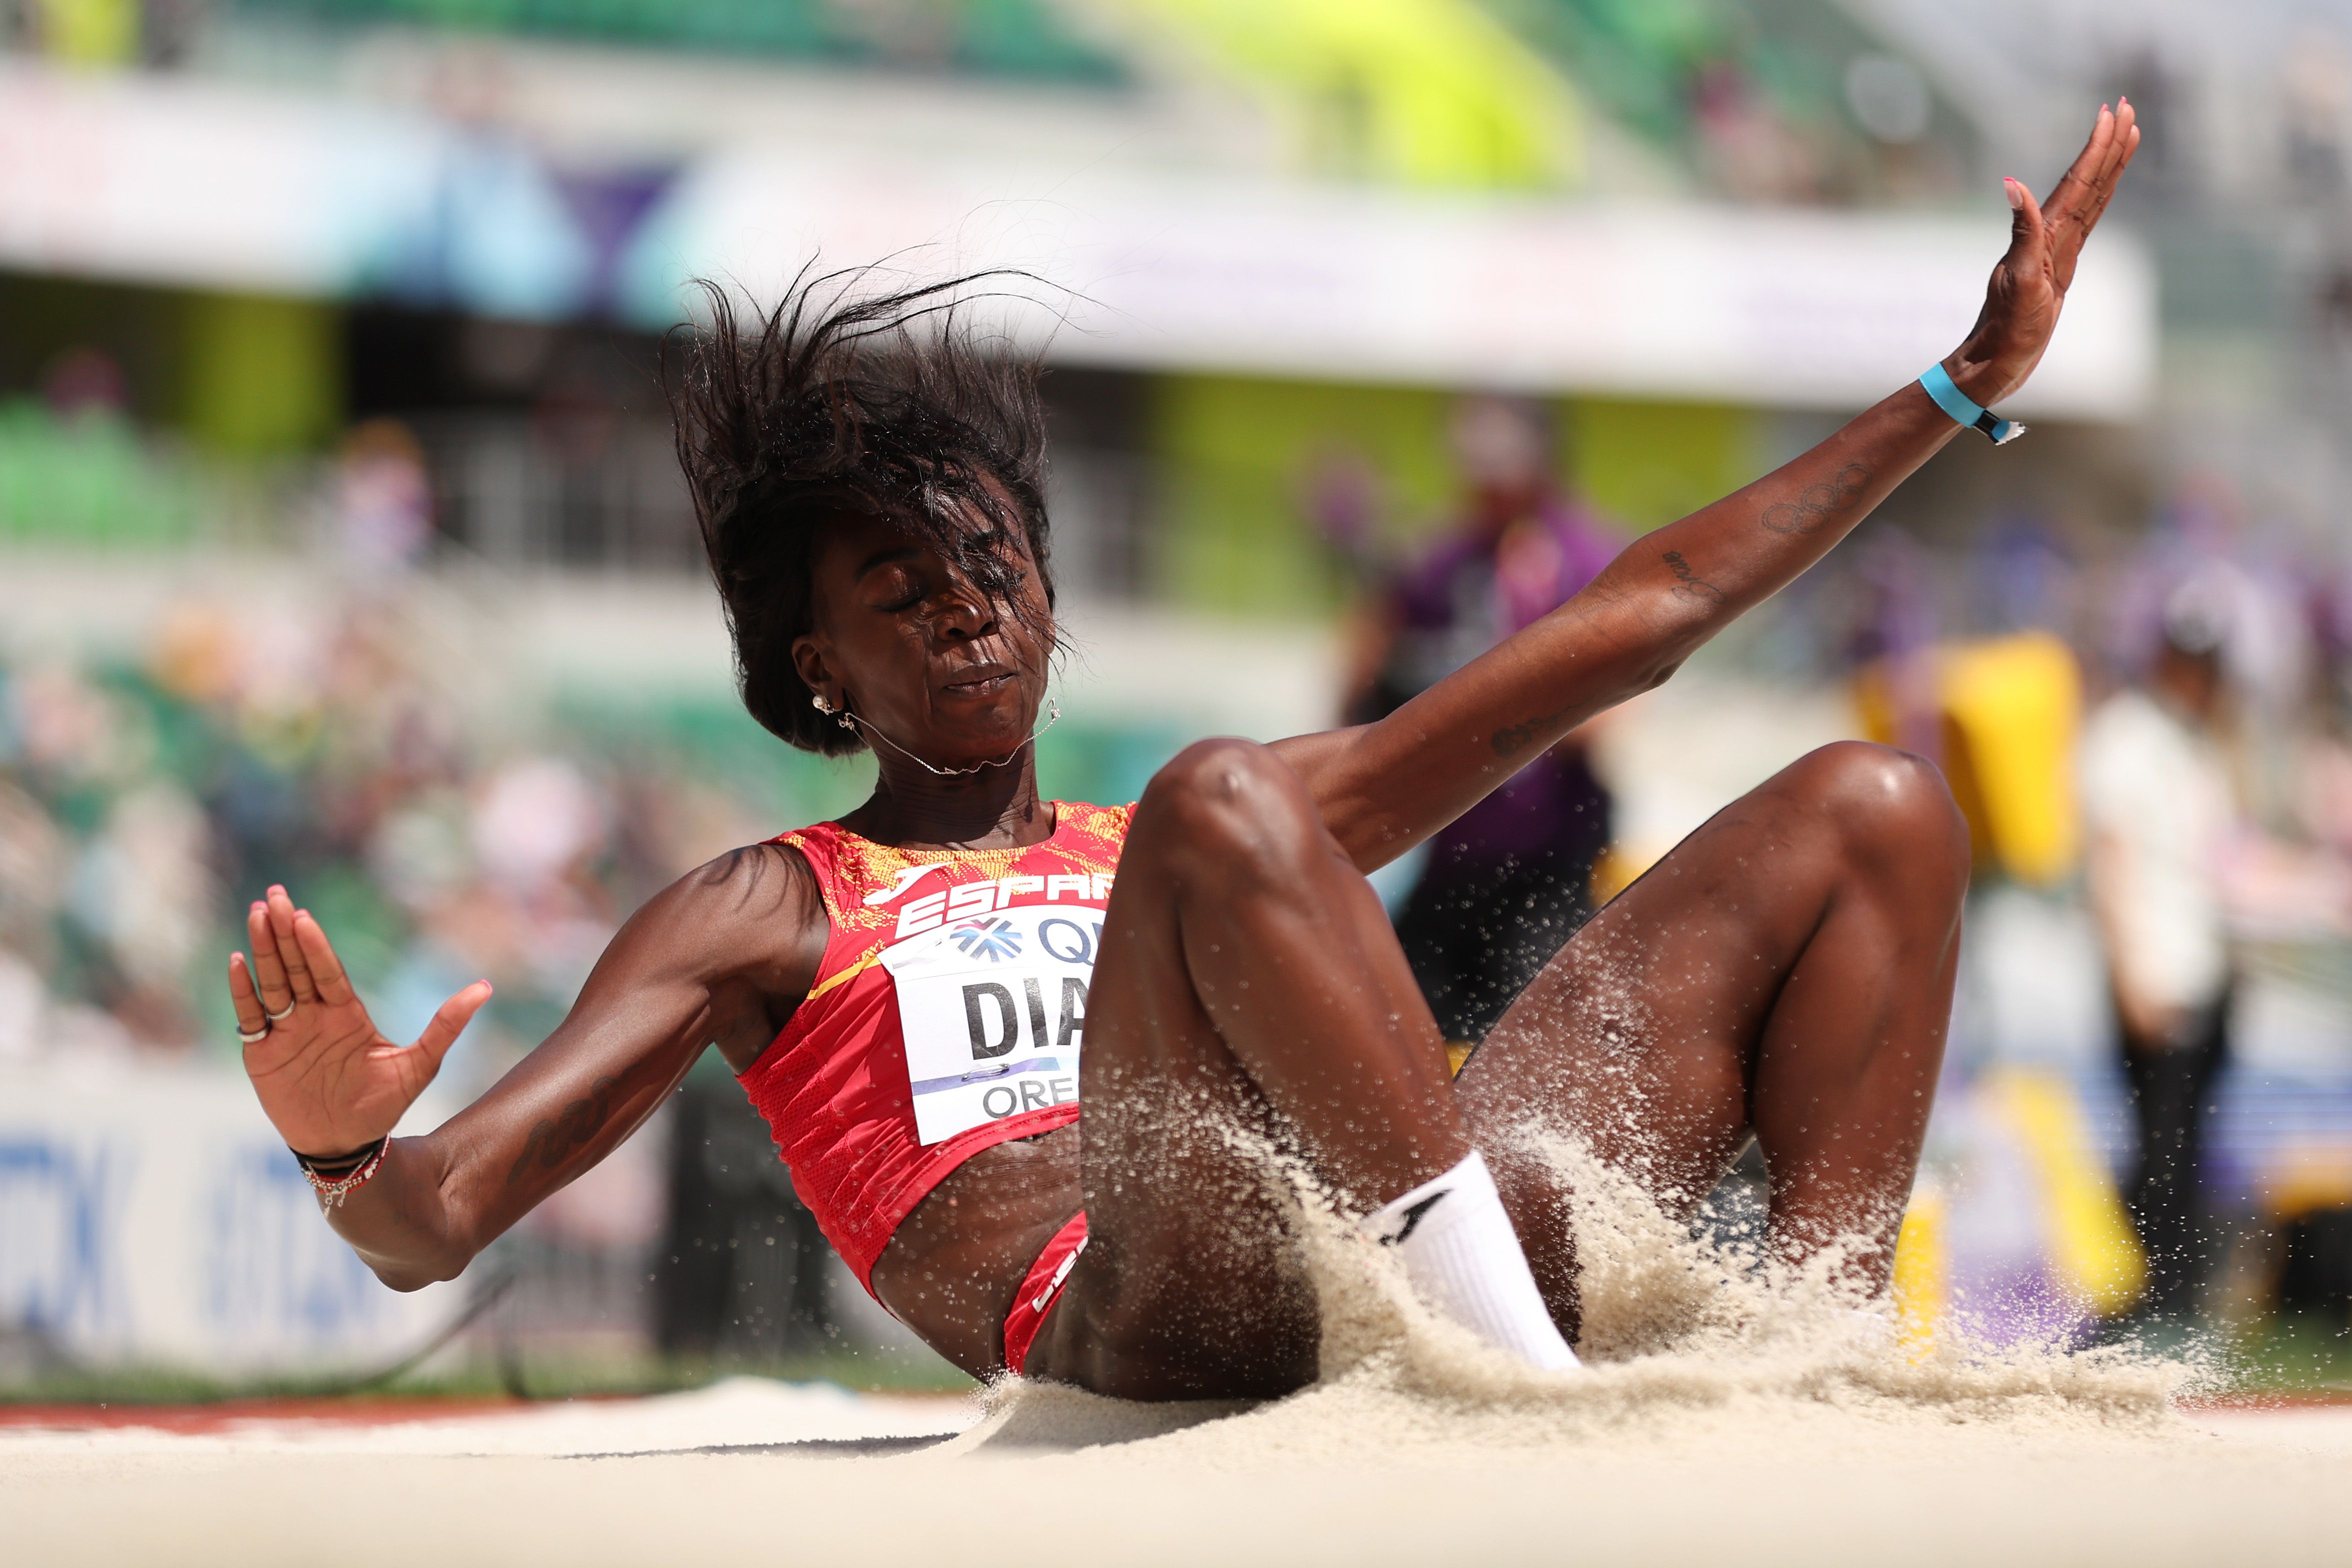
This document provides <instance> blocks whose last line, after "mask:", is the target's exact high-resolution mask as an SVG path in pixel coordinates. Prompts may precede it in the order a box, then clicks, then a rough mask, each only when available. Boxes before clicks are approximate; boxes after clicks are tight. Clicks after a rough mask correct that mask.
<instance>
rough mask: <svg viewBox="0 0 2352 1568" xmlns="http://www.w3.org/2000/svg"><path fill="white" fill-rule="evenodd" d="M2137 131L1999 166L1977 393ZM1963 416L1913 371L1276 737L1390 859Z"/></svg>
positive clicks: (1730, 601)
mask: <svg viewBox="0 0 2352 1568" xmlns="http://www.w3.org/2000/svg"><path fill="white" fill-rule="evenodd" d="M2138 145H2139V131H2138V129H2137V126H2136V125H2135V124H2134V116H2133V112H2132V109H2131V106H2130V105H2129V104H2127V103H2126V104H2123V105H2121V106H2120V107H2119V109H2118V110H2116V111H2114V112H2111V111H2109V110H2107V109H2105V108H2104V107H2102V108H2101V109H2100V110H2099V118H2098V123H2097V124H2096V126H2095V128H2094V129H2093V131H2092V132H2091V139H2090V141H2089V143H2088V144H2087V145H2086V146H2084V149H2083V152H2082V154H2081V156H2079V157H2077V158H2076V159H2075V160H2074V166H2073V167H2072V168H2070V169H2068V170H2067V172H2066V173H2065V176H2064V177H2063V179H2061V180H2060V181H2059V183H2058V187H2057V189H2056V190H2055V191H2053V193H2051V197H2050V201H2049V204H2048V205H2047V206H2046V207H2045V206H2043V205H2042V204H2037V203H2036V202H2035V201H2034V199H2033V194H2032V192H2030V191H2028V190H2027V189H2026V188H2025V187H2024V186H2023V185H2021V184H2020V183H2017V182H2016V181H2014V180H2012V181H2011V182H2009V196H2010V202H2011V206H2012V207H2013V208H2014V209H2015V211H2014V217H2013V221H2012V223H2011V234H2010V245H2009V251H2008V253H2007V254H2006V255H2005V256H2002V257H2001V260H2000V266H1998V267H1995V268H1994V269H1993V274H1992V281H1991V284H1990V286H1989V287H1988V288H1987V289H1986V292H1985V304H1984V308H1983V310H1982V311H1981V312H1980V313H1979V316H1978V318H1977V322H1976V325H1975V327H1974V328H1973V329H1970V331H1969V335H1968V337H1967V339H1966V340H1964V341H1963V342H1962V343H1961V345H1960V347H1959V348H1958V350H1955V351H1954V352H1953V353H1952V354H1951V356H1950V357H1949V358H1948V359H1946V360H1945V361H1943V364H1944V368H1945V369H1946V370H1947V371H1949V372H1950V374H1951V377H1952V380H1953V381H1954V382H1957V383H1958V386H1959V388H1960V390H1961V391H1962V392H1966V393H1967V394H1968V395H1969V397H1970V398H1971V399H1973V400H1974V401H1975V402H1978V403H1979V404H1983V405H1988V406H1990V404H1992V403H1995V402H1999V401H2000V399H2001V398H2003V397H2006V396H2008V395H2009V394H2010V393H2011V392H2015V391H2016V390H2017V388H2018V387H2020V386H2021V385H2023V384H2024V382H2025V379H2026V377H2027V376H2028V375H2030V374H2031V373H2032V370H2033V367H2034V366H2035V365H2036V364H2037V363H2039V362H2040V361H2041V359H2042V351H2043V350H2045V349H2046V348H2048V347H2049V343H2050V334H2051V332H2052V330H2053V329H2054V328H2055V327H2056V326H2057V324H2058V312H2059V309H2060V308H2061V307H2062V306H2063V304H2064V302H2065V298H2066V290H2067V288H2068V287H2069V286H2071V285H2072V284H2073V282H2074V264H2075V260H2076V258H2077V257H2078V256H2080V255H2081V254H2082V248H2083V242H2084V239H2085V238H2086V237H2088V235H2090V232H2091V230H2092V228H2093V227H2094V226H2095V225H2096V224H2097V223H2098V221H2099V215H2100V214H2101V213H2103V212H2105V210H2106V205H2107V202H2108V199H2109V198H2110V197H2111V196H2112V195H2113V194H2114V193H2115V188H2116V180H2117V179H2118V178H2119V177H2120V176H2121V175H2122V173H2123V171H2124V168H2125V166H2126V164H2128V163H2129V162H2131V156H2132V152H2133V150H2134V149H2135V148H2137V146H2138ZM1959 428H1960V427H1959V426H1958V424H1957V423H1954V422H1953V420H1952V418H1951V416H1950V415H1948V414H1947V413H1944V412H1943V411H1942V410H1941V409H1940V408H1938V407H1937V405H1936V403H1935V402H1933V400H1931V399H1930V398H1929V397H1928V395H1927V392H1926V390H1925V389H1924V388H1922V387H1921V386H1920V385H1919V384H1918V383H1917V382H1913V383H1911V384H1910V385H1908V386H1906V387H1905V388H1904V389H1903V390H1902V391H1900V392H1896V393H1895V394H1894V395H1893V396H1892V397H1889V398H1887V399H1885V401H1884V402H1880V403H1879V404H1878V405H1877V406H1875V407H1874V408H1872V409H1870V410H1868V411H1867V412H1865V413H1863V414H1862V415H1861V416H1860V417H1858V418H1856V419H1854V420H1853V422H1852V423H1848V424H1847V425H1846V426H1845V427H1844V428H1843V429H1842V430H1840V431H1839V432H1838V433H1837V434H1834V435H1832V436H1831V437H1830V438H1829V439H1828V440H1827V441H1824V442H1822V444H1820V445H1819V446H1816V447H1814V448H1813V449H1812V450H1811V452H1808V453H1806V454H1805V455H1803V456H1801V457H1799V458H1797V459H1796V460H1795V461H1794V462H1792V463H1790V464H1788V465H1784V466H1783V467H1781V468H1780V469H1777V470H1775V471H1774V472H1773V473H1771V474H1769V475H1767V476H1764V477H1763V478H1761V479H1759V480H1758V481H1757V482H1756V483H1754V484H1752V485H1750V486H1748V487H1747V488H1745V489H1743V490H1740V491H1738V493H1737V494H1735V495H1732V496H1730V497H1727V498H1725V499H1724V500H1721V501H1717V502H1716V503H1715V504H1714V505H1713V506H1711V507H1706V508H1705V509H1703V510H1700V511H1697V512H1694V513H1692V514H1691V515H1690V516H1689V517H1685V518H1683V519H1682V520H1681V521H1680V522H1677V523H1672V524H1669V525H1668V526H1666V527H1665V528H1660V529H1658V530H1656V531H1655V532H1654V533H1650V534H1646V535H1644V536H1643V538H1639V539H1637V540H1635V541H1634V542H1633V544H1632V545H1631V546H1629V547H1628V548H1627V549H1626V550H1625V552H1624V553H1623V554H1622V555H1620V556H1619V557H1618V558H1617V559H1615V560H1614V561H1612V562H1611V563H1610V565H1609V566H1608V567H1607V568H1606V569H1605V570H1603V571H1602V572H1601V575H1600V576H1599V577H1597V578H1595V579H1594V580H1593V581H1592V582H1591V585H1590V586H1588V587H1587V588H1586V589H1585V590H1584V591H1582V592H1581V593H1579V594H1578V595H1577V596H1576V597H1575V598H1574V599H1572V600H1570V601H1569V602H1568V603H1567V604H1565V605H1563V606H1561V607H1560V608H1559V610H1557V611H1555V612H1552V613H1551V614H1550V615H1549V616H1547V617H1545V618H1544V619H1543V620H1541V621H1538V622H1536V623H1535V624H1534V625H1532V626H1530V627H1528V629H1527V630H1526V631H1524V632H1519V633H1518V634H1517V636H1514V637H1512V638H1510V639H1508V640H1507V641H1506V642H1504V643H1502V644H1501V645H1499V646H1498V647H1496V649H1494V650H1493V651H1492V652H1491V653H1486V655H1484V656H1483V657H1481V658H1479V659H1476V660H1475V661H1473V662H1472V663H1471V664H1467V665H1465V666H1464V667H1463V668H1462V669H1460V670H1458V671H1456V672H1454V674H1451V675H1449V676H1447V677H1446V678H1445V679H1444V680H1442V681H1440V682H1438V683H1437V684H1436V685H1433V686H1432V687H1430V688H1429V689H1428V690H1427V691H1425V692H1423V693H1422V694H1421V695H1419V696H1417V697H1415V698H1414V699H1413V700H1412V701H1411V702H1409V703H1407V704H1405V705H1404V706H1402V707H1400V708H1399V709H1397V710H1396V712H1395V713H1393V714H1391V715H1390V716H1388V717H1386V718H1384V719H1381V721H1380V722H1379V723H1377V724H1370V725H1363V726H1360V727H1356V728H1353V729H1344V730H1332V731H1328V732H1326V733H1324V734H1321V735H1309V736H1300V737H1297V738H1295V739H1291V740H1286V741H1283V742H1280V743H1279V744H1278V745H1277V747H1276V750H1277V751H1278V752H1279V754H1280V755H1281V756H1282V758H1284V760H1285V761H1286V762H1288V763H1289V764H1290V765H1291V767H1292V768H1295V769H1297V772H1298V773H1299V774H1300V776H1301V777H1303V778H1304V779H1306V781H1307V787H1308V789H1311V790H1312V791H1313V792H1314V794H1315V797H1316V800H1318V803H1319V804H1320V805H1321V807H1322V810H1323V818H1324V821H1325V822H1326V824H1327V825H1328V827H1329V828H1330V829H1331V831H1332V832H1333V833H1334V834H1336V835H1337V836H1338V838H1339V841H1340V842H1341V844H1343V845H1344V846H1345V847H1346V848H1347V850H1348V852H1349V854H1350V855H1351V856H1352V857H1353V858H1354V859H1355V862H1356V863H1357V864H1358V866H1360V868H1362V869H1364V870H1367V871H1369V870H1370V869H1372V868H1373V867H1375V866H1378V865H1381V864H1385V863H1386V862H1389V861H1391V860H1393V859H1395V858H1396V857H1397V856H1398V855H1400V854H1402V853H1403V852H1405V851H1406V850H1407V849H1410V848H1411V847H1412V845H1413V844H1415V843H1417V842H1418V841H1421V840H1422V839H1423V838H1426V837H1427V836H1428V835H1429V834H1431V833H1433V832H1435V831H1437V830H1438V829H1439V828H1441V827H1443V826H1444V825H1445V824H1446V823H1447V822H1450V821H1453V820H1454V818H1456V817H1458V816H1460V815H1461V814H1462V813H1463V812H1464V811H1465V810H1469V809H1470V808H1471V807H1472V806H1474V805H1475V804H1476V803H1477V802H1478V801H1479V800H1481V799H1483V798H1484V797H1485V796H1486V794H1487V793H1489V792H1490V791H1491V790H1493V789H1495V788H1496V786H1497V785H1499V784H1501V783H1502V782H1503V780H1505V779H1508V778H1509V777H1510V776H1511V775H1512V774H1513V773H1515V772H1517V770H1518V769H1519V768H1521V767H1523V766H1524V765H1526V764H1527V763H1528V761H1529V760H1531V759H1532V758H1535V757H1537V756H1538V755H1539V754H1540V753H1542V752H1543V751H1544V750H1545V749H1546V748H1547V747H1550V746H1552V745H1553V744H1554V743H1556V742H1558V741H1559V739H1560V738H1561V737H1564V736H1566V735H1567V734H1568V732H1569V731H1570V730H1571V729H1574V728H1575V727H1577V726H1578V725H1580V724H1581V723H1583V722H1584V721H1585V720H1586V719H1588V718H1590V717H1591V716H1593V715H1594V714H1597V713H1599V712H1601V710H1603V709H1604V708H1607V707H1610V706H1613V705H1614V704H1617V703H1620V702H1622V701H1624V700H1625V699H1626V698H1627V697H1630V696H1633V695H1635V694H1637V693H1640V692H1643V691H1647V690H1649V689H1650V688H1651V687H1653V686H1655V685H1659V684H1660V683H1661V682H1663V681H1664V680H1665V679H1666V677H1667V676H1669V675H1671V674H1674V672H1675V669H1676V668H1678V667H1679V666H1680V665H1681V664H1682V662H1683V661H1684V660H1685V659H1686V658H1688V657H1689V656H1690V654H1691V653H1693V652H1694V651H1695V650H1696V649H1697V648H1698V647H1699V646H1700V644H1702V643H1706V641H1707V639H1709V638H1710V637H1712V636H1714V635H1715V634H1716V633H1717V632H1719V631H1721V630H1722V629H1723V628H1724V627H1725V626H1727V625H1728V624H1730V622H1733V621H1734V620H1736V619H1738V617H1739V616H1740V615H1741V614H1743V613H1745V612H1747V611H1748V610H1749V609H1752V608H1753V607H1754V606H1756V605H1757V604H1759V603H1761V602H1762V601H1764V600H1766V599H1768V598H1769V597H1770V596H1771V595H1772V594H1774V593H1776V592H1778V591H1780V589H1782V588H1784V587H1786V586H1787V585H1788V584H1789V583H1790V582H1791V581H1793V580H1795V579H1796V577H1797V576H1798V574H1799V573H1801V572H1802V571H1804V570H1805V569H1806V568H1808V567H1810V566H1811V565H1812V564H1813V563H1814V562H1815V561H1818V560H1819V559H1822V557H1823V556H1824V555H1827V554H1828V553H1829V551H1830V549H1831V548H1832V546H1834V545H1835V544H1836V543H1837V542H1838V541H1839V540H1840V539H1842V538H1844V537H1845V536H1846V535H1847V534H1848V533H1850V532H1852V531H1853V528H1854V527H1855V525H1856V524H1858V523H1860V522H1861V521H1862V519H1863V518H1864V517H1867V516H1868V515H1869V514H1870V511H1871V508H1873V507H1875V506H1877V505H1878V503H1879V502H1880V501H1881V500H1883V499H1885V497H1886V495H1887V493H1888V492H1890V491H1892V490H1893V489H1894V488H1895V486H1896V485H1898V484H1900V483H1902V482H1903V480H1904V479H1905V478H1906V477H1907V476H1909V475H1910V474H1911V473H1912V472H1913V470H1915V469H1916V468H1917V467H1918V466H1919V465H1921V464H1922V463H1925V462H1926V461H1927V459H1928V458H1929V457H1930V456H1932V455H1934V454H1935V453H1936V451H1937V449H1938V448H1940V447H1941V446H1942V445H1943V444H1944V443H1946V442H1947V441H1949V440H1950V439H1951V438H1952V437H1953V436H1954V435H1955V434H1958V433H1959Z"/></svg>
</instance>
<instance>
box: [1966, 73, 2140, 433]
mask: <svg viewBox="0 0 2352 1568" xmlns="http://www.w3.org/2000/svg"><path fill="white" fill-rule="evenodd" d="M2136 119H2137V117H2136V116H2135V114H2134V113H2133V110H2132V106H2131V104H2130V103H2129V101H2127V100H2120V99H2119V100H2118V101H2117V102H2116V107H2115V108H2114V109H2112V110H2111V109H2108V108H2107V107H2106V106H2105V104H2102V105H2100V107H2099V119H2098V123H2097V124H2095V125H2094V126H2093V127H2092V128H2091V140H2090V141H2088V142H2086V143H2084V147H2083V151H2082V153H2081V155H2080V156H2079V157H2077V158H2076V159H2075V160H2074V167H2072V168H2070V169H2068V170H2067V171H2066V172H2065V175H2064V176H2063V178H2062V179H2060V180H2059V182H2058V186H2057V189H2055V190H2053V191H2052V192H2051V193H2050V200H2049V202H2048V204H2042V203H2039V202H2036V201H2035V200H2034V199H2033V193H2032V192H2031V191H2029V190H2027V189H2026V188H2025V187H2024V185H2022V184H2021V183H2019V182H2017V181H2015V180H2011V181H2009V182H2008V186H2009V204H2010V206H2011V209H2012V216H2011V220H2010V229H2009V254H2008V255H2006V256H2002V257H2001V258H2000V266H1999V267H1994V268H1993V269H1992V282H1991V283H1990V284H1989V285H1988V286H1987V287H1986V288H1985V303H1984V309H1983V310H1982V311H1981V312H1979V315H1978V316H1977V324H1976V326H1975V327H1974V328H1972V329H1970V330H1969V336H1968V340H1967V341H1966V342H1964V343H1962V344H1961V345H1960V347H1959V349H1958V351H1957V352H1955V353H1954V354H1953V355H1952V357H1951V358H1950V359H1948V360H1946V361H1944V368H1945V370H1947V371H1949V372H1950V373H1951V377H1952V380H1953V382H1956V383H1957V384H1958V387H1959V389H1960V390H1961V391H1962V392H1966V393H1968V394H1969V397H1971V398H1974V399H1975V400H1976V401H1977V402H1979V403H1984V404H1990V403H1993V402H1997V401H1999V400H2000V399H2001V398H2004V397H2007V396H2008V395H2009V394H2010V393H2011V392H2015V391H2016V390H2017V389H2018V388H2019V387H2021V386H2022V385H2023V384H2024V383H2025V378H2026V377H2027V376H2029V375H2031V374H2032V372H2033V367H2034V366H2035V365H2037V364H2039V363H2041V362H2042V351H2043V350H2046V349H2047V348H2049V347H2050V334H2051V333H2052V332H2053V331H2054V330H2056V329H2057V326H2058V311H2059V309H2060V308H2061V307H2063V305H2064V304H2065V303H2066V290H2067V289H2068V288H2070V287H2073V286H2074V263H2075V261H2076V260H2077V259H2078V258H2079V257H2080V256H2082V254H2083V242H2084V240H2086V239H2088V238H2090V236H2091V230H2092V229H2094V228H2095V227H2097V226H2098V222H2099V214H2102V213H2104V212H2105V211H2106V210H2107V203H2108V201H2109V200H2110V199H2112V198H2113V197H2114V195H2115V193H2116V182H2117V181H2118V180H2120V179H2121V178H2122V177H2123V172H2124V170H2125V169H2126V167H2128V166H2129V165H2130V163H2131V161H2132V153H2133V152H2136V151H2137V149H2138V147H2139V127H2138V125H2137V123H2136Z"/></svg>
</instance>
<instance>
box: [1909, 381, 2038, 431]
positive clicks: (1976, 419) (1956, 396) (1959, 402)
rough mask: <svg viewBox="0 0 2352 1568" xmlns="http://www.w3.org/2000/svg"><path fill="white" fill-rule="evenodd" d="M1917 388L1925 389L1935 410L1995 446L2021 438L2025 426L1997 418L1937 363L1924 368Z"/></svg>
mask: <svg viewBox="0 0 2352 1568" xmlns="http://www.w3.org/2000/svg"><path fill="white" fill-rule="evenodd" d="M1919 384H1920V385H1921V386H1923V387H1925V388H1927V395H1928V396H1929V397H1931V398H1934V399H1935V400H1936V406H1937V408H1940V409H1942V410H1943V411H1944V412H1945V413H1948V414H1950V415H1951V416H1952V417H1953V418H1954V419H1956V420H1958V422H1959V423H1962V424H1965V425H1967V426H1968V427H1969V429H1971V430H1981V431H1983V432H1984V433H1985V434H1987V435H1989V436H1990V437H1991V438H1992V444H1994V445H1995V446H2000V445H2004V444H2007V443H2009V442H2011V441H2014V440H2016V439H2017V438H2018V437H2019V436H2021V435H2022V434H2025V426H2023V425H2021V424H2020V423H2017V421H2015V420H2013V419H2002V418H2000V417H1999V416H1998V415H1996V414H1995V413H1993V412H1992V410H1990V409H1989V408H1987V407H1985V406H1984V405H1983V404H1982V403H1979V402H1976V401H1975V400H1974V399H1973V398H1971V397H1969V394H1968V393H1966V392H1962V391H1961V390H1960V389H1959V388H1958V387H1957V386H1955V385H1953V384H1952V376H1951V372H1950V371H1947V370H1946V369H1944V367H1943V365H1942V364H1941V363H1940V362H1938V363H1937V364H1932V365H1929V366H1928V367H1927V373H1926V374H1924V375H1922V376H1921V377H1920V378H1919Z"/></svg>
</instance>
